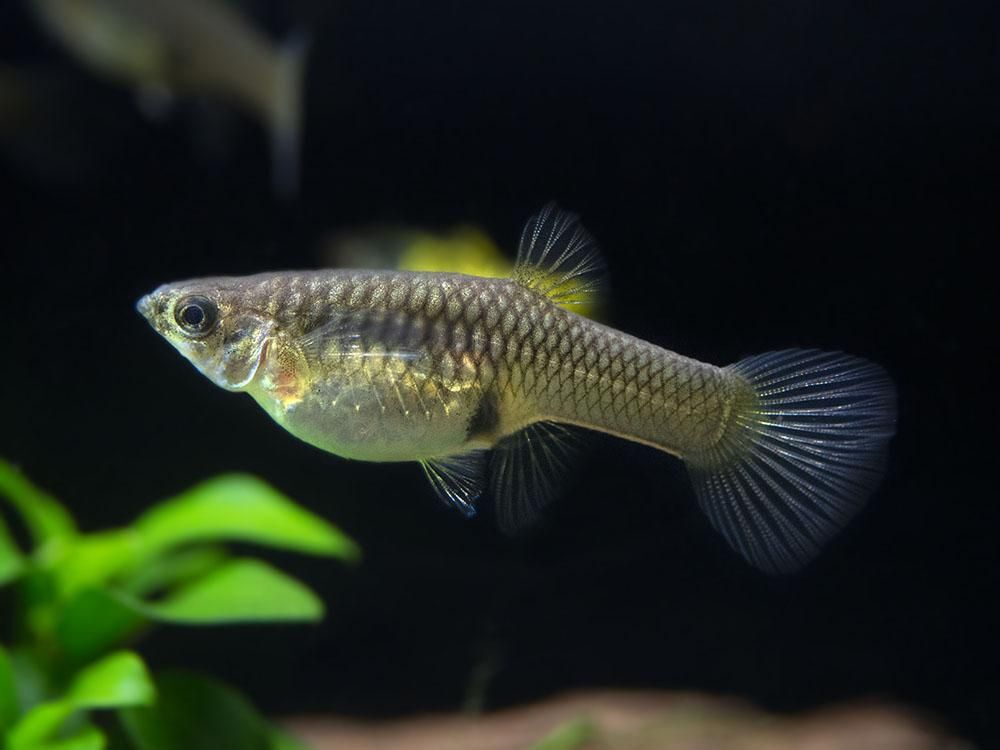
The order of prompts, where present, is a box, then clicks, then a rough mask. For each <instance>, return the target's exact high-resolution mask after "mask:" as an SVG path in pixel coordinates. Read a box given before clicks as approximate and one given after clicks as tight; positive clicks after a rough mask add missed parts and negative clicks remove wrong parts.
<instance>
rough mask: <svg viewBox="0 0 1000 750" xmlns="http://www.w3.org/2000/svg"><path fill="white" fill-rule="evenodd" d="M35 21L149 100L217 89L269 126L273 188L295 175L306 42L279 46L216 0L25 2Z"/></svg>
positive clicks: (292, 186)
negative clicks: (28, 4)
mask: <svg viewBox="0 0 1000 750" xmlns="http://www.w3.org/2000/svg"><path fill="white" fill-rule="evenodd" d="M30 5H31V7H32V9H33V10H34V11H35V15H36V16H37V18H38V19H39V21H40V22H41V25H42V26H43V27H44V28H45V29H46V30H47V31H48V32H49V33H50V34H51V35H52V36H53V37H54V38H55V39H56V40H57V41H59V42H60V43H61V44H62V45H63V47H65V49H66V50H67V51H68V52H69V53H70V54H71V55H73V56H74V57H75V58H76V59H77V60H78V61H79V62H81V63H82V64H83V65H84V66H86V67H87V68H89V69H90V70H92V71H94V72H96V73H98V74H101V75H103V76H105V77H107V78H110V79H113V80H118V81H122V82H125V83H128V84H131V85H134V86H136V87H137V88H138V89H139V90H140V92H142V93H144V94H146V96H145V100H146V101H147V102H153V101H157V102H162V101H163V100H164V98H165V97H167V96H169V95H170V94H172V93H173V92H178V93H186V94H200V95H211V96H221V97H223V98H227V99H229V100H231V101H232V102H234V103H235V104H237V105H239V106H241V107H242V108H243V109H244V110H246V111H248V112H250V113H251V114H252V115H254V116H256V117H258V118H259V119H260V120H261V121H262V122H263V123H264V124H265V125H266V127H267V128H268V129H269V131H270V133H271V156H272V162H273V172H272V177H273V186H274V190H275V193H276V194H277V195H279V196H281V197H285V198H288V197H292V196H294V194H295V193H296V191H297V188H298V182H299V149H300V140H301V130H302V107H303V103H302V99H303V76H304V67H305V55H306V48H307V45H306V43H305V37H304V36H302V35H294V36H293V37H292V38H291V39H290V40H289V42H288V43H287V44H286V45H284V46H276V45H275V44H274V43H273V42H272V41H271V40H270V39H268V38H267V37H266V36H265V35H264V34H263V33H262V32H261V31H260V30H259V29H257V28H256V27H255V26H254V25H253V24H252V23H251V22H250V21H249V20H248V19H247V18H246V17H245V16H243V15H242V14H240V13H239V12H238V11H236V10H235V9H234V8H232V7H230V6H229V5H228V4H227V3H225V2H221V0H30Z"/></svg>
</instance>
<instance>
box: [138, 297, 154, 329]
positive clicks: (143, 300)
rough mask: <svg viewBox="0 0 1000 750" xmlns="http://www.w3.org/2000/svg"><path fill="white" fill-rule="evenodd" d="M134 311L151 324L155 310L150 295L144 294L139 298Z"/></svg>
mask: <svg viewBox="0 0 1000 750" xmlns="http://www.w3.org/2000/svg"><path fill="white" fill-rule="evenodd" d="M135 309H136V310H137V311H138V312H139V314H140V315H141V316H142V317H144V318H145V319H146V320H148V321H149V322H150V323H152V322H153V314H154V312H155V309H156V303H155V301H154V300H153V295H152V294H144V295H143V296H142V297H140V298H139V301H138V302H136V303H135Z"/></svg>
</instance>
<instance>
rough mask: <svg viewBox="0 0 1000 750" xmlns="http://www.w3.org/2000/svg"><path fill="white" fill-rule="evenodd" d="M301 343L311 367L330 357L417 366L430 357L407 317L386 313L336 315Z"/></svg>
mask: <svg viewBox="0 0 1000 750" xmlns="http://www.w3.org/2000/svg"><path fill="white" fill-rule="evenodd" d="M297 342H298V344H299V345H300V347H301V348H302V351H303V353H304V354H305V356H306V359H307V360H309V361H310V362H311V363H321V362H323V360H324V359H326V358H328V357H347V358H357V359H373V358H376V359H377V358H387V359H388V358H395V359H401V360H405V361H407V362H409V363H413V362H416V361H417V360H419V359H421V358H422V357H426V354H427V349H426V346H425V345H424V343H423V341H422V340H421V333H420V331H419V330H416V329H414V328H413V327H412V326H410V325H409V323H408V321H407V319H406V318H405V316H403V315H401V314H399V313H391V312H388V311H384V310H377V311H367V312H350V313H341V314H337V315H334V316H333V318H331V319H330V320H329V321H327V322H326V323H324V324H323V325H321V326H318V327H316V328H314V329H313V330H311V331H309V332H308V333H306V334H304V335H303V336H300V337H299V338H298V340H297Z"/></svg>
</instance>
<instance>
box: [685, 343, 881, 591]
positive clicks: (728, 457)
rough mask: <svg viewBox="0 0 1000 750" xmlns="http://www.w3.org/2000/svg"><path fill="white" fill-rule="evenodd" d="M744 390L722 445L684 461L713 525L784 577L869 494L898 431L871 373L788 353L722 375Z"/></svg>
mask: <svg viewBox="0 0 1000 750" xmlns="http://www.w3.org/2000/svg"><path fill="white" fill-rule="evenodd" d="M726 370H728V371H729V372H730V373H732V375H733V376H735V377H736V378H738V379H739V381H740V382H741V383H742V384H743V392H742V394H741V395H739V396H738V397H737V399H736V401H735V404H734V407H733V412H732V414H731V416H730V418H729V421H728V423H727V425H726V428H725V431H724V433H723V434H722V436H721V438H720V440H719V442H718V443H717V445H716V446H715V447H713V448H712V449H710V450H708V451H705V452H703V453H701V454H698V455H695V456H688V457H686V462H687V466H688V470H689V472H690V474H691V478H692V480H693V482H694V486H695V491H696V493H697V496H698V502H699V504H700V506H701V508H702V510H703V511H704V512H705V513H706V515H707V516H708V518H709V520H710V521H711V523H712V526H714V527H715V529H716V530H718V531H719V532H720V533H722V535H723V536H724V537H725V538H726V541H727V542H728V543H729V545H730V546H731V547H732V548H733V549H734V550H736V551H737V552H739V553H740V554H741V555H742V556H743V557H744V558H746V560H747V561H748V562H750V563H751V564H752V565H754V566H755V567H757V568H759V569H761V570H763V571H765V572H768V573H789V572H792V571H794V570H796V569H798V568H800V567H801V566H802V565H804V564H806V563H807V562H809V561H810V560H811V559H812V558H813V557H815V556H816V555H817V553H819V551H820V549H821V548H822V547H823V545H824V544H825V543H826V542H828V541H829V540H830V539H831V538H832V537H833V536H834V535H836V534H837V532H838V531H840V530H841V529H842V528H843V527H844V526H845V525H846V524H847V522H848V521H849V520H850V519H851V517H852V516H854V514H855V513H856V512H857V511H858V510H859V509H860V508H861V506H862V505H863V504H864V502H865V501H866V500H867V498H868V496H869V495H870V494H871V493H872V492H873V491H874V489H875V487H876V486H877V485H878V483H879V481H880V480H881V479H882V475H883V474H884V470H885V462H886V454H887V448H888V444H889V440H890V438H892V436H893V434H894V433H895V426H896V391H895V388H894V386H893V384H892V381H891V380H890V379H889V376H888V375H887V374H886V372H885V371H884V370H883V369H882V368H881V367H879V366H878V365H875V364H872V363H871V362H868V361H866V360H863V359H860V358H858V357H852V356H849V355H847V354H842V353H840V352H822V351H816V350H801V349H791V350H786V351H778V352H769V353H767V354H761V355H757V356H754V357H749V358H747V359H744V360H741V361H739V362H737V363H736V364H734V365H730V366H729V367H727V368H726Z"/></svg>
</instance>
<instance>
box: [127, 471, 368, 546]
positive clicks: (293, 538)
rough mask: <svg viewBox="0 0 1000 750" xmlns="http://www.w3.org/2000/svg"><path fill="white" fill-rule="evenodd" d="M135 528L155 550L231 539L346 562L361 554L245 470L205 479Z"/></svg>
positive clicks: (144, 517) (143, 518)
mask: <svg viewBox="0 0 1000 750" xmlns="http://www.w3.org/2000/svg"><path fill="white" fill-rule="evenodd" d="M135 528H136V529H137V530H138V531H139V533H140V534H141V535H142V538H143V541H144V543H145V544H146V545H147V546H148V547H149V549H150V550H153V551H154V552H159V551H162V550H164V549H167V548H169V547H173V546H176V545H179V544H187V543H190V542H199V541H216V540H227V539H229V540H236V541H245V542H255V543H257V544H263V545H269V546H272V547H280V548H284V549H291V550H296V551H299V552H307V553H311V554H316V555H330V556H332V557H340V558H344V559H348V560H354V559H357V558H358V557H359V551H358V547H357V545H355V544H354V542H353V541H351V540H350V539H349V538H348V537H347V536H345V535H344V534H343V533H342V532H341V531H339V530H338V529H336V528H334V527H333V526H332V525H330V524H329V523H327V522H326V521H324V520H323V519H322V518H320V517H319V516H317V515H314V514H313V513H310V512H309V511H307V510H304V509H303V508H300V507H299V506H297V505H296V504H295V503H293V502H292V501H291V500H289V499H288V498H287V497H285V495H283V494H281V493H280V492H278V491H277V490H276V489H274V488H273V487H271V486H270V485H268V484H266V483H265V482H263V481H261V480H260V479H257V478H256V477H252V476H249V475H246V474H229V475H225V476H220V477H217V478H215V479H210V480H208V481H207V482H203V483H202V484H199V485H197V486H196V487H193V488H192V489H190V490H188V491H187V492H185V493H183V494H181V495H180V496H178V497H176V498H174V499H172V500H167V501H165V502H163V503H161V504H160V505H158V506H156V507H155V508H153V509H151V510H150V511H148V512H147V513H145V514H143V515H142V516H141V517H140V518H139V519H138V520H137V521H136V523H135Z"/></svg>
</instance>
